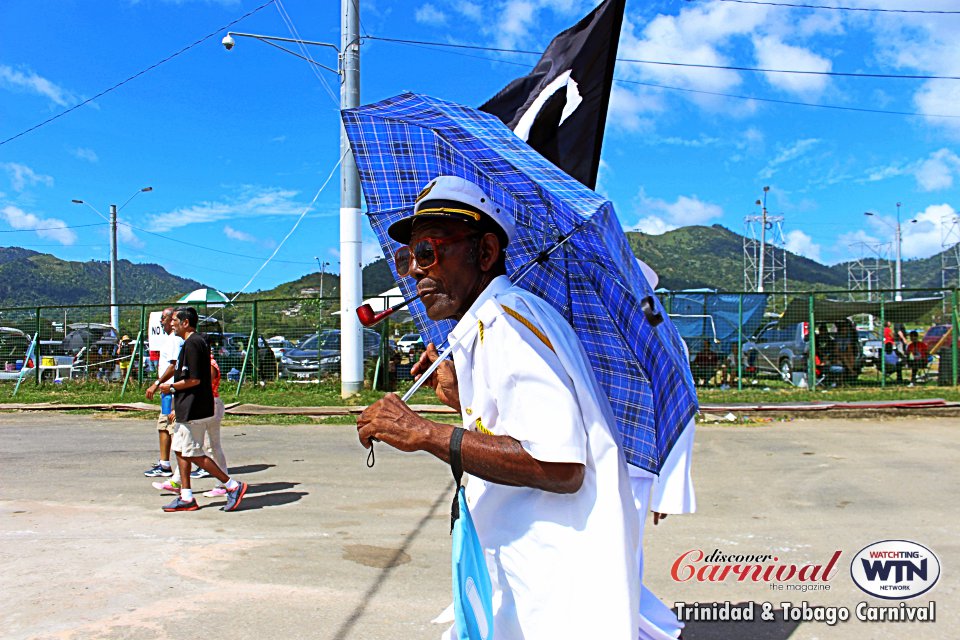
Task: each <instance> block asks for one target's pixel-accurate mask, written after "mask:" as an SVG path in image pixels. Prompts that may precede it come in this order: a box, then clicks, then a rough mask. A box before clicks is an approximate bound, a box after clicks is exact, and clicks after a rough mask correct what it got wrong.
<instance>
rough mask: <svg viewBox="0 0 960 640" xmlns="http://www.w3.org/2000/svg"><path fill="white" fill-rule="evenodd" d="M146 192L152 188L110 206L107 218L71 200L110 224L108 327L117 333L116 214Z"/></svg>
mask: <svg viewBox="0 0 960 640" xmlns="http://www.w3.org/2000/svg"><path fill="white" fill-rule="evenodd" d="M147 191H153V187H143V188H141V189H137V190H136V191H135V192H134V194H133V195H132V196H130V197H129V198H127V201H126V202H124V203H123V204H122V205H120V206H119V207H117V205H115V204H111V205H110V217H109V218H108V217H106V216H105V215H103V214H102V213H100V212H99V211H98V210H97V208H96V207H94V206H93V205H92V204H90V203H89V202H85V201H83V200H72V202H73V203H74V204H85V205H87V206H88V207H90V208H91V209H93V211H94V212H95V213H96V214H97V215H98V216H100V217H101V218H103V219H104V220H106V221H107V222H109V223H110V326H111V327H113V328H114V329H116V330H117V331H119V330H120V307H118V306H117V212H118V211H120V210H121V209H123V208H124V207H125V206H127V205H128V204H130V201H131V200H133V199H134V198H136V197H137V196H138V195H140V194H141V193H145V192H147Z"/></svg>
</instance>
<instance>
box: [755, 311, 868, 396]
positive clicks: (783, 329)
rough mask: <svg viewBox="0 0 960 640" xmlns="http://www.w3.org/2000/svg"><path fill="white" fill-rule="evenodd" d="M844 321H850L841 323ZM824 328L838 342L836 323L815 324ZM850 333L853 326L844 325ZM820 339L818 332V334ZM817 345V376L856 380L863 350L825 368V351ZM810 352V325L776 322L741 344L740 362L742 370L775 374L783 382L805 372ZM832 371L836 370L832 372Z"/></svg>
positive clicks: (856, 351)
mask: <svg viewBox="0 0 960 640" xmlns="http://www.w3.org/2000/svg"><path fill="white" fill-rule="evenodd" d="M844 322H849V321H848V320H847V321H844ZM817 324H818V325H819V326H821V327H825V328H827V331H828V337H829V339H830V340H831V341H836V340H837V326H836V325H837V324H838V323H837V322H823V323H817ZM847 326H849V327H850V329H851V330H854V329H853V325H852V324H849V325H847ZM818 336H819V333H818ZM824 347H825V345H824V344H823V343H822V342H820V343H818V345H817V363H816V373H817V376H818V377H819V376H820V375H827V376H831V375H832V376H834V378H835V381H837V380H840V379H843V378H846V379H850V378H856V377H858V376H859V375H860V372H861V370H862V369H863V347H862V346H858V347H856V348H855V353H854V354H853V357H852V358H850V360H849V361H847V362H846V363H843V361H842V359H838V360H834V361H833V362H832V363H831V362H827V364H832V365H834V367H824V360H825V358H826V351H827V349H826V348H824ZM809 353H810V340H809V326H808V323H806V322H797V323H793V324H789V325H786V326H781V325H780V324H779V322H770V323H768V324H767V325H765V326H764V327H763V328H761V329H760V331H759V332H757V335H756V336H754V337H753V338H751V339H750V340H748V341H747V342H745V343H744V345H743V360H744V362H745V363H746V367H745V370H746V371H748V372H750V373H753V374H755V375H757V374H775V375H778V376H779V377H780V378H782V379H783V380H786V381H790V380H792V378H793V372H794V371H799V372H806V371H807V359H808V356H809ZM834 368H836V369H837V370H836V371H834Z"/></svg>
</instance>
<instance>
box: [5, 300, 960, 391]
mask: <svg viewBox="0 0 960 640" xmlns="http://www.w3.org/2000/svg"><path fill="white" fill-rule="evenodd" d="M659 295H660V299H661V302H662V303H663V306H664V307H665V309H666V310H667V312H668V314H669V315H670V317H671V319H672V320H673V322H674V324H675V325H676V327H677V328H678V330H679V331H680V334H681V335H682V336H683V338H684V341H685V342H686V344H687V347H688V350H689V358H690V367H691V372H692V373H693V377H694V380H695V381H696V383H697V384H698V385H701V386H705V387H711V386H712V387H718V388H725V389H730V390H734V389H743V388H744V387H745V385H750V386H753V385H756V384H760V383H762V384H763V385H764V386H769V385H771V384H773V385H782V386H784V387H786V386H793V387H801V388H817V387H825V386H826V387H836V386H847V387H854V386H880V387H885V386H887V385H895V384H905V385H909V384H913V385H923V384H930V385H949V386H956V385H957V355H958V354H957V348H958V341H957V339H956V337H955V336H957V335H958V327H957V315H958V308H957V303H958V300H957V298H958V290H956V289H950V290H919V289H911V290H903V291H901V292H900V294H899V295H898V294H896V293H895V292H893V291H888V290H885V291H873V292H862V291H858V292H851V291H795V292H786V293H785V292H782V291H781V292H777V293H768V294H764V293H755V292H743V293H727V292H715V291H708V290H697V291H661V292H659ZM897 297H902V300H897V299H896V298H897ZM774 301H775V302H776V305H773V304H772V303H773V302H774ZM392 302H396V300H387V299H384V300H383V301H381V307H380V308H385V307H386V306H389V304H390V303H392ZM165 306H166V305H163V304H125V305H119V317H120V322H119V324H120V326H119V327H113V326H111V325H110V324H109V318H110V308H109V307H108V306H105V305H83V306H69V307H68V306H64V307H48V306H45V307H32V308H12V309H0V325H2V326H0V380H8V381H9V380H16V381H17V383H18V384H19V383H21V382H25V381H26V382H41V381H43V380H54V381H60V382H62V383H69V382H70V381H74V380H90V379H96V380H101V381H105V382H112V383H117V384H122V385H123V386H122V389H123V390H124V391H126V389H127V387H128V386H129V385H142V384H144V382H146V383H147V384H149V383H150V382H151V381H152V380H154V379H155V377H156V375H157V365H158V361H159V353H158V350H157V349H156V341H155V340H153V341H151V336H153V337H154V338H155V337H156V336H157V335H159V332H160V328H159V315H160V312H161V311H162V309H163V308H164V307H165ZM174 306H176V305H174ZM194 306H196V307H197V310H198V311H199V313H200V314H201V321H200V326H199V331H200V332H201V333H202V334H203V335H204V336H206V337H207V339H208V341H209V342H210V345H211V348H212V351H213V354H214V356H215V357H216V358H217V361H218V364H219V365H220V370H221V372H222V375H223V381H224V382H223V384H224V385H225V387H226V390H227V392H228V393H232V394H234V395H236V396H240V395H241V394H242V390H243V388H244V386H249V385H261V386H263V385H269V384H272V383H274V382H275V381H285V382H289V383H301V382H302V383H310V382H314V381H319V380H323V379H327V378H336V377H338V376H339V374H340V331H339V325H340V318H339V315H338V313H336V309H337V308H338V307H339V301H338V300H334V299H320V298H283V299H264V300H255V301H243V302H234V303H231V304H227V305H223V306H215V305H212V304H210V305H203V304H199V305H194ZM773 309H775V311H774V310H773ZM398 316H400V317H401V321H400V322H397V321H394V322H384V323H382V324H381V325H379V326H378V327H377V328H376V329H375V330H374V329H364V330H363V355H364V372H365V385H366V386H368V387H372V388H376V389H382V390H387V389H393V388H395V387H396V385H397V383H398V382H400V381H403V380H405V379H409V378H410V366H411V364H412V362H414V361H415V360H416V359H417V358H418V357H419V355H420V353H421V352H422V350H423V341H422V340H420V339H419V335H418V334H417V330H416V328H415V327H414V325H413V323H412V321H411V320H410V317H409V314H405V313H400V314H396V315H395V316H393V319H395V318H397V317H398ZM151 342H153V344H151ZM231 385H233V387H231Z"/></svg>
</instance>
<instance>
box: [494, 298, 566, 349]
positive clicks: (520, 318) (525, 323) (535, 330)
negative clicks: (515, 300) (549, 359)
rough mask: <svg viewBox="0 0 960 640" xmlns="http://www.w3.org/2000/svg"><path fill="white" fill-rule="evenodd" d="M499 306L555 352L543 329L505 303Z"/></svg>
mask: <svg viewBox="0 0 960 640" xmlns="http://www.w3.org/2000/svg"><path fill="white" fill-rule="evenodd" d="M500 306H502V307H503V310H504V311H506V312H507V313H508V314H509V315H510V317H512V318H514V319H515V320H517V321H518V322H520V324H522V325H523V326H525V327H526V328H527V329H530V331H532V332H533V335H535V336H537V337H538V338H540V341H541V342H543V344H545V345H547V348H548V349H550V351H553V352H554V353H556V349H554V348H553V343H551V342H550V338H548V337H547V336H546V334H545V333H544V332H543V331H540V329H539V328H537V326H536V325H534V324H533V323H532V322H530V321H529V320H527V319H526V318H524V317H523V316H522V315H520V314H519V313H517V312H516V311H514V310H513V309H511V308H510V307H508V306H507V305H500Z"/></svg>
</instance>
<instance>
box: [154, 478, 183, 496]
mask: <svg viewBox="0 0 960 640" xmlns="http://www.w3.org/2000/svg"><path fill="white" fill-rule="evenodd" d="M151 484H153V488H154V489H156V490H157V491H170V492H175V493H180V483H179V482H177V481H175V480H164V481H163V482H153V483H151Z"/></svg>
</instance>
